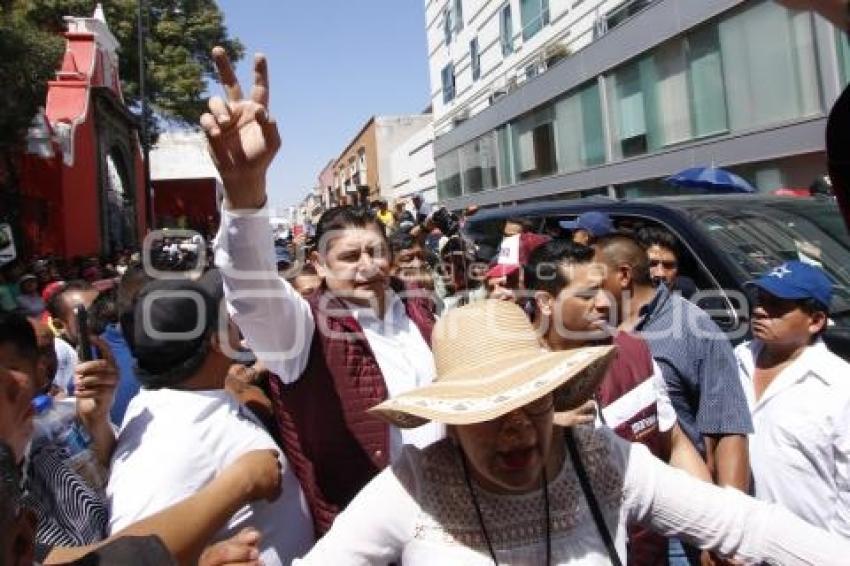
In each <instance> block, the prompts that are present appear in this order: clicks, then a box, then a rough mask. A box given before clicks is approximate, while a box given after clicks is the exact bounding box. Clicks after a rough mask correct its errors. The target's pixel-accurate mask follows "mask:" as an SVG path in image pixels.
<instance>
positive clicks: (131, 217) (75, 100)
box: [19, 8, 145, 257]
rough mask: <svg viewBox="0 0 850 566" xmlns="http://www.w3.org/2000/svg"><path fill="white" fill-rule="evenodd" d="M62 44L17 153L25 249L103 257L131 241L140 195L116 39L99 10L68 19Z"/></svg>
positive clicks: (141, 213)
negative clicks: (42, 99) (44, 93)
mask: <svg viewBox="0 0 850 566" xmlns="http://www.w3.org/2000/svg"><path fill="white" fill-rule="evenodd" d="M67 21H68V31H67V32H66V33H65V37H66V40H67V46H66V51H65V55H64V57H63V60H62V66H61V68H60V69H59V71H58V72H57V73H56V79H55V80H53V81H50V83H48V93H47V100H46V101H45V110H44V113H43V114H42V115H40V116H39V117H37V118H36V121H35V122H34V124H33V128H31V130H30V135H29V139H28V150H27V151H26V152H25V153H23V154H22V156H21V158H20V193H21V210H20V212H19V218H20V221H19V224H20V229H21V231H22V232H23V236H24V242H22V244H23V245H22V246H19V247H21V248H23V249H24V250H25V253H26V255H29V256H34V255H58V256H63V257H73V256H89V255H100V254H104V255H109V254H112V253H115V252H117V251H121V250H123V249H126V248H133V247H136V246H138V245H139V244H140V243H141V241H142V239H143V237H144V234H145V194H144V176H143V168H142V158H141V151H140V145H139V137H138V135H137V126H138V123H137V119H136V118H135V117H134V116H133V115H132V114H131V113H130V112H129V110H128V109H127V107H126V106H125V104H124V99H123V96H122V94H121V88H120V82H119V78H118V57H117V54H116V51H117V49H118V42H117V40H116V39H115V37H114V36H113V35H112V33H111V32H110V31H109V27H108V26H107V24H106V21H105V20H104V18H103V13H102V10H100V9H99V8H98V9H97V10H96V11H95V14H94V15H93V17H91V18H69V19H68V20H67Z"/></svg>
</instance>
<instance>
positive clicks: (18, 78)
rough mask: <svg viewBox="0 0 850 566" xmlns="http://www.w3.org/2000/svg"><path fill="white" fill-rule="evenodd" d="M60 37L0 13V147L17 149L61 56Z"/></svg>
mask: <svg viewBox="0 0 850 566" xmlns="http://www.w3.org/2000/svg"><path fill="white" fill-rule="evenodd" d="M62 47H63V41H62V38H61V37H58V36H56V35H55V34H52V33H48V32H45V31H42V30H40V29H38V28H37V27H35V26H33V25H31V24H30V23H29V22H27V21H26V20H24V19H22V18H20V17H16V16H15V15H14V14H12V13H10V12H9V11H7V10H5V9H4V10H3V11H2V12H0V85H3V88H2V89H0V148H7V147H10V146H16V145H17V144H19V143H20V141H21V137H22V136H23V134H24V132H26V129H27V127H28V126H29V124H30V122H31V121H32V118H33V116H35V114H36V112H38V107H39V106H43V105H44V97H45V94H46V86H47V80H48V79H50V78H52V77H53V74H54V72H55V71H56V65H57V63H58V62H59V58H60V55H61V54H62Z"/></svg>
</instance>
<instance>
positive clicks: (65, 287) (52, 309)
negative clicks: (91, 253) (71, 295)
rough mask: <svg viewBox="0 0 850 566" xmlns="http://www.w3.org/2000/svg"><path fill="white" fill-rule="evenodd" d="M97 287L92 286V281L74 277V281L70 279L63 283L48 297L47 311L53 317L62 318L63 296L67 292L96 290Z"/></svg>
mask: <svg viewBox="0 0 850 566" xmlns="http://www.w3.org/2000/svg"><path fill="white" fill-rule="evenodd" d="M95 290H96V289H95V288H94V287H93V286H92V284H91V283H89V282H88V281H86V280H84V279H74V280H73V281H68V282H67V283H63V284H62V287H61V288H60V289H59V290H58V291H56V292H55V293H53V295H52V296H51V297H50V299H48V301H47V305H45V307H46V308H47V312H48V313H50V316H52V317H53V318H62V315H63V314H64V313H63V312H62V309H63V307H64V305H63V304H62V296H63V295H64V294H65V293H68V292H70V291H95Z"/></svg>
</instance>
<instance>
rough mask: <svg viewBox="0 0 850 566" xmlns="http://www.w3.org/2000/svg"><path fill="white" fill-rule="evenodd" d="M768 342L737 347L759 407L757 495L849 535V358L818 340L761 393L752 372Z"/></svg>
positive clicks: (753, 452)
mask: <svg viewBox="0 0 850 566" xmlns="http://www.w3.org/2000/svg"><path fill="white" fill-rule="evenodd" d="M761 348H762V344H761V343H760V342H759V341H757V340H754V341H752V342H747V343H744V344H741V345H740V346H738V347H737V348H736V349H735V356H736V357H737V359H738V366H739V369H740V376H741V383H742V385H743V387H744V393H745V395H746V397H747V402H748V403H749V405H750V410H751V412H752V415H753V428H754V432H753V434H751V435H750V437H749V445H750V464H751V466H752V470H753V480H754V486H755V496H756V497H757V498H758V499H763V500H765V501H772V502H775V503H779V504H781V505H782V506H784V507H786V508H788V509H789V510H791V511H793V512H794V513H795V514H797V515H798V516H800V517H802V518H803V519H805V520H806V521H808V522H810V523H812V524H813V525H817V526H820V527H823V528H825V529H829V530H830V531H833V532H836V533H839V534H841V535H843V536H845V537H850V364H848V363H847V362H845V361H844V360H842V359H841V358H839V357H838V356H836V355H835V354H833V353H832V352H830V351H829V349H827V347H826V345H825V344H824V343H823V341H820V340H819V341H817V342H816V343H815V344H813V345H811V346H809V347H807V348H806V349H805V350H804V351H803V353H802V354H801V355H800V357H799V358H797V359H796V360H794V361H793V362H792V363H791V364H790V365H789V366H788V367H786V368H785V369H784V370H782V372H781V373H779V375H777V376H776V378H775V379H774V380H773V382H772V383H771V384H770V385H769V386H768V387H767V389H766V390H765V391H764V393H763V394H762V397H761V398H760V399H759V400H758V401H756V399H755V387H754V383H753V376H754V375H755V371H754V368H755V360H756V359H757V356H758V353H759V351H760V350H761Z"/></svg>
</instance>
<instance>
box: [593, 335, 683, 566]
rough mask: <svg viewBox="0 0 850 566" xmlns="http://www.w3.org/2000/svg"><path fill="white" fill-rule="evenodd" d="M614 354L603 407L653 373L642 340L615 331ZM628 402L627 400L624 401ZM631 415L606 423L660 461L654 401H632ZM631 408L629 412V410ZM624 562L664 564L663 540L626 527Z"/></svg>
mask: <svg viewBox="0 0 850 566" xmlns="http://www.w3.org/2000/svg"><path fill="white" fill-rule="evenodd" d="M614 345H616V346H617V356H616V358H615V359H614V360H613V361H612V362H611V366H610V367H609V368H608V373H607V374H606V376H605V379H604V380H603V381H602V384H601V385H600V386H599V390H598V392H597V401H598V402H599V405H600V407H601V408H605V407H607V406H608V405H610V404H611V403H613V402H614V401H616V400H618V399H621V398H623V397H625V396H626V395H628V394H629V393H630V392H632V391H633V390H635V389H636V388H637V387H638V386H640V385H642V384H644V383H645V382H647V381H648V380H649V379H650V378H651V377H652V373H653V367H652V354H651V353H650V351H649V346H647V344H646V342H644V341H643V340H642V339H640V338H638V337H636V336H633V335H631V334H628V333H626V332H618V333H617V335H616V336H615V337H614ZM625 402H626V403H628V399H626V400H625ZM629 409H630V410H629V414H630V415H631V416H629V417H627V418H625V419H624V420H623V421H622V422H619V423H610V426H611V428H612V429H613V430H614V432H616V433H617V435H618V436H620V437H621V438H624V439H626V440H628V441H630V442H640V443H641V444H645V445H646V447H647V448H649V451H650V452H652V453H653V454H654V455H655V456H656V457H657V458H659V459H661V460H664V459H666V455H665V454H664V442H663V437H662V436H661V432H660V431H659V429H658V404H657V402H656V401H655V399H654V398H653V399H652V400H651V401H650V402H649V403H647V402H645V400H643V399H640V400H636V401H635V404H634V406H633V407H631V406H629ZM632 410H633V412H632ZM628 534H629V545H628V561H627V563H628V564H639V565H641V566H655V565H666V564H667V539H666V538H664V537H663V536H661V535H657V534H655V533H653V532H651V531H649V530H647V529H644V528H642V527H640V526H631V525H630V526H629V528H628Z"/></svg>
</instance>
